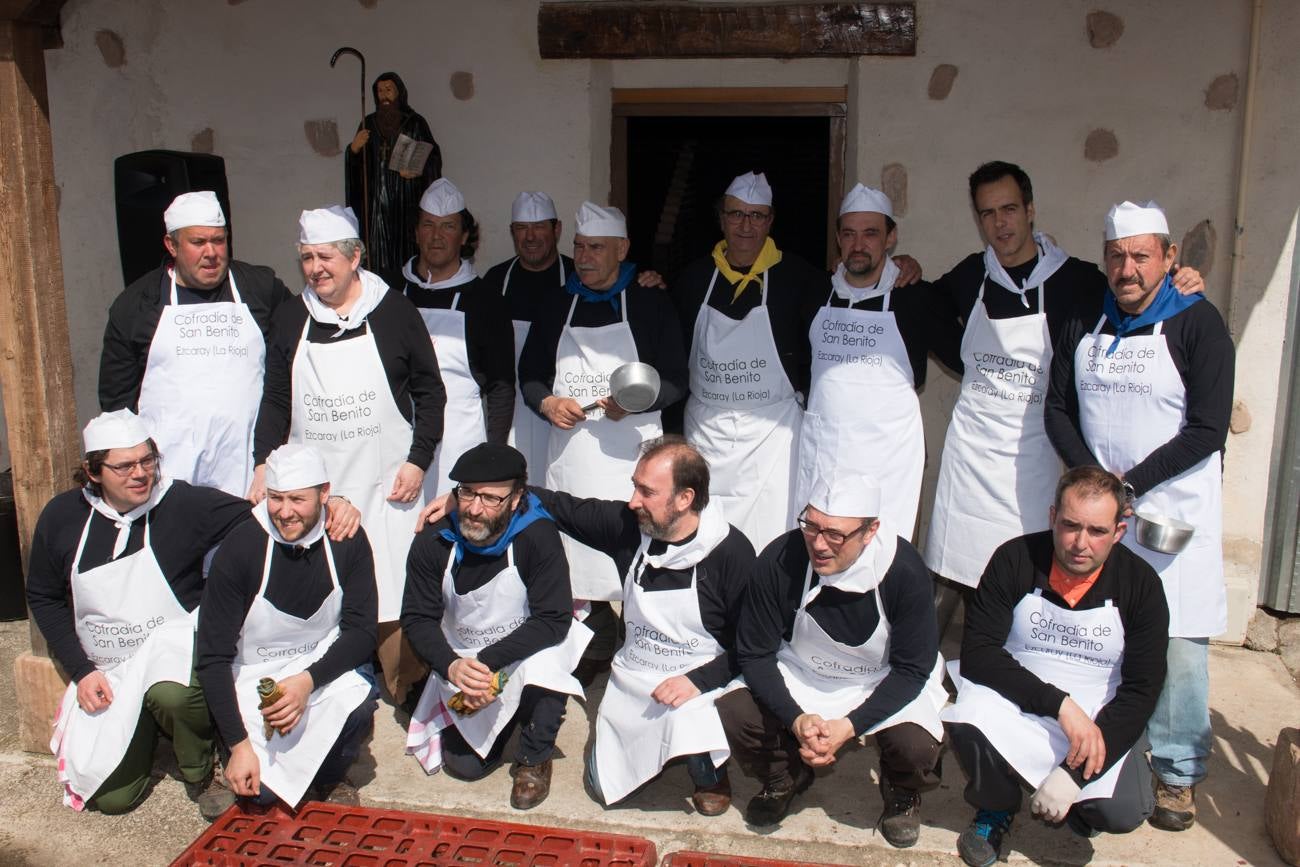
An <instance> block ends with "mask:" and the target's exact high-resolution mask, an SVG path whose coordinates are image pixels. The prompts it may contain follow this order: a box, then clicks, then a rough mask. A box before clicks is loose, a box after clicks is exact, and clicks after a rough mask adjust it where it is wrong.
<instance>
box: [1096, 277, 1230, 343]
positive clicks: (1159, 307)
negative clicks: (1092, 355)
mask: <svg viewBox="0 0 1300 867" xmlns="http://www.w3.org/2000/svg"><path fill="white" fill-rule="evenodd" d="M1204 300H1205V296H1204V295H1202V294H1201V293H1200V292H1197V293H1196V294H1195V295H1180V294H1179V293H1178V290H1177V289H1175V288H1174V278H1173V277H1172V276H1170V275H1168V274H1166V275H1165V281H1164V282H1163V283H1161V284H1160V288H1159V289H1157V290H1156V297H1155V300H1154V301H1152V302H1151V306H1150V307H1148V308H1147V309H1146V310H1143V311H1142V312H1141V313H1139V314H1137V315H1136V316H1130V315H1129V314H1127V313H1125V312H1124V311H1123V310H1120V309H1119V302H1117V301H1116V300H1115V293H1114V292H1107V293H1106V297H1105V299H1104V300H1103V301H1102V312H1104V313H1105V314H1106V318H1107V319H1109V320H1110V322H1111V324H1112V325H1114V326H1115V339H1114V340H1113V341H1112V342H1111V344H1110V348H1109V349H1107V350H1106V356H1107V357H1110V356H1111V355H1113V354H1114V352H1115V348H1116V347H1117V346H1119V341H1120V339H1121V338H1123V337H1124V336H1125V335H1126V334H1132V333H1133V332H1134V331H1137V330H1138V329H1139V328H1144V327H1146V326H1148V325H1154V324H1155V323H1157V322H1163V321H1164V320H1166V319H1168V318H1169V317H1171V316H1173V315H1174V314H1176V313H1181V312H1183V311H1184V310H1186V309H1187V308H1188V307H1191V306H1192V305H1193V304H1195V303H1196V302H1197V301H1204Z"/></svg>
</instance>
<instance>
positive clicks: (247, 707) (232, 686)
mask: <svg viewBox="0 0 1300 867" xmlns="http://www.w3.org/2000/svg"><path fill="white" fill-rule="evenodd" d="M329 488H330V484H329V478H328V475H327V473H326V470H325V461H324V459H323V458H322V457H321V455H320V454H319V453H318V452H317V451H316V450H315V449H313V448H312V447H310V446H305V445H301V444H297V443H291V444H289V445H283V446H280V448H278V449H276V450H275V451H274V452H272V453H271V455H270V457H268V458H267V461H266V489H267V490H266V499H264V500H263V501H262V502H261V503H259V504H258V505H257V506H255V507H254V508H253V518H254V520H252V521H248V522H246V523H245V524H244V525H243V526H241V527H239V528H238V529H237V530H236V531H235V532H233V533H231V534H230V536H229V537H227V539H226V541H225V542H224V543H223V544H222V546H221V548H220V549H219V550H218V551H217V556H216V557H215V558H214V559H213V561H212V571H211V573H210V574H209V575H208V582H207V586H206V587H205V588H204V590H203V604H202V607H201V614H200V616H199V632H198V639H197V641H198V675H199V682H200V683H202V684H203V689H204V692H205V693H206V695H207V697H208V704H209V706H210V707H211V708H212V716H213V718H214V719H215V720H216V722H217V728H218V730H219V731H220V733H221V737H222V740H223V741H224V742H225V745H226V747H227V748H228V749H229V751H230V756H229V758H228V759H227V761H226V782H227V783H228V784H229V786H230V788H231V789H233V790H234V792H235V794H237V795H242V796H244V797H247V798H252V799H254V800H255V802H257V803H259V804H262V805H269V804H272V803H274V802H275V799H276V798H279V799H280V800H281V801H283V802H284V803H286V804H288V805H290V806H291V807H292V806H294V805H296V804H297V803H298V802H299V801H301V800H302V799H303V796H304V795H306V796H308V798H310V799H312V800H329V801H333V802H335V803H341V804H349V805H353V806H355V805H356V804H357V803H359V801H360V799H359V797H358V795H357V791H356V789H355V788H353V787H352V785H351V784H350V783H348V782H347V780H346V775H347V771H348V768H350V767H351V765H352V762H353V760H354V759H355V758H356V757H357V755H358V753H359V752H360V750H361V743H362V741H363V740H365V738H366V737H367V736H368V735H369V734H370V731H371V729H372V728H373V727H374V716H375V709H376V707H377V706H378V698H379V690H378V689H377V688H376V686H375V679H374V672H373V670H372V669H371V666H370V659H371V657H372V656H373V655H374V652H375V634H376V631H377V629H378V625H377V620H378V616H379V595H378V592H377V590H376V589H375V565H374V557H373V555H372V553H371V549H370V542H369V540H368V539H367V538H366V534H365V531H364V530H360V531H358V532H357V534H356V536H354V537H353V538H351V539H348V540H346V541H341V542H338V541H331V540H330V539H329V538H328V537H327V536H326V535H325V524H326V521H327V509H328V507H327V506H326V501H327V500H328V499H329ZM267 681H271V682H273V684H274V687H275V692H276V693H278V698H277V697H276V696H275V695H274V694H272V695H271V696H270V697H269V698H268V699H267V702H269V703H267V706H266V707H262V706H261V705H262V704H263V703H264V702H263V701H262V700H261V699H260V697H259V694H260V693H262V692H263V686H264V685H269V684H267V683H266V682H267Z"/></svg>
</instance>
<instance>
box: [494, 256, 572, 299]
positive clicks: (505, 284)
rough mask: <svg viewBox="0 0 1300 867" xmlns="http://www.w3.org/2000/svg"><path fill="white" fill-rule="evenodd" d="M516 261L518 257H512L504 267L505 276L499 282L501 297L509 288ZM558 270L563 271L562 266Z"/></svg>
mask: <svg viewBox="0 0 1300 867" xmlns="http://www.w3.org/2000/svg"><path fill="white" fill-rule="evenodd" d="M518 261H519V257H518V256H516V257H514V258H513V259H511V260H510V264H509V265H507V266H506V276H505V277H504V278H502V280H501V295H502V296H504V295H505V294H506V290H507V289H509V288H510V275H511V274H513V273H514V270H515V263H516V262H518ZM560 270H564V266H563V265H561V266H560Z"/></svg>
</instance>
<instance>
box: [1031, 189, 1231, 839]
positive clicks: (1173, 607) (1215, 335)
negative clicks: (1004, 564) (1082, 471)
mask: <svg viewBox="0 0 1300 867" xmlns="http://www.w3.org/2000/svg"><path fill="white" fill-rule="evenodd" d="M1177 255H1178V248H1177V245H1175V244H1172V243H1170V239H1169V224H1168V221H1167V220H1166V218H1165V214H1164V211H1162V210H1161V209H1160V207H1159V206H1158V205H1156V204H1155V203H1154V202H1147V203H1146V204H1143V205H1138V204H1134V203H1133V202H1123V203H1121V204H1118V205H1116V206H1114V207H1113V208H1111V210H1110V213H1109V214H1107V216H1106V244H1105V257H1104V264H1105V270H1106V280H1107V282H1108V283H1109V286H1110V291H1109V292H1107V293H1106V295H1105V298H1104V300H1103V302H1102V304H1101V305H1100V307H1101V309H1097V305H1092V306H1088V305H1082V304H1081V305H1080V306H1079V308H1078V310H1077V311H1076V313H1075V315H1074V317H1073V318H1072V321H1070V322H1069V323H1068V324H1067V326H1066V327H1065V329H1064V330H1063V331H1062V333H1061V337H1060V340H1059V342H1058V344H1057V347H1056V355H1055V358H1054V360H1053V362H1052V379H1051V385H1050V388H1049V390H1048V395H1047V400H1046V404H1045V407H1044V419H1045V423H1046V426H1047V433H1048V436H1049V437H1050V438H1051V440H1052V443H1053V445H1055V447H1056V449H1057V451H1058V452H1059V453H1060V455H1061V458H1062V459H1063V460H1064V461H1065V463H1066V464H1068V465H1069V466H1071V467H1076V466H1081V465H1085V464H1099V465H1101V466H1102V467H1104V468H1106V469H1107V470H1110V471H1111V472H1113V473H1115V474H1116V475H1118V476H1119V477H1120V478H1121V479H1122V480H1123V482H1124V487H1125V489H1126V490H1127V492H1128V495H1129V497H1130V501H1131V507H1132V511H1133V512H1134V513H1136V515H1137V517H1139V518H1141V517H1148V518H1154V519H1157V520H1162V519H1169V518H1172V519H1175V520H1177V521H1182V522H1184V523H1187V524H1190V525H1191V526H1192V527H1194V528H1195V532H1194V533H1193V535H1192V537H1191V539H1190V541H1189V542H1188V543H1187V546H1186V547H1185V548H1183V549H1182V550H1181V551H1179V552H1178V553H1176V554H1171V553H1163V552H1159V551H1155V550H1152V549H1150V548H1147V547H1144V546H1143V545H1141V544H1140V543H1139V542H1138V541H1137V536H1138V534H1137V532H1134V531H1130V532H1129V533H1128V534H1127V535H1126V536H1125V537H1124V539H1123V542H1124V544H1126V545H1128V546H1129V547H1131V548H1132V549H1133V550H1134V551H1135V552H1136V553H1137V554H1139V555H1140V556H1141V557H1142V558H1143V559H1144V560H1146V561H1147V562H1148V563H1150V564H1151V566H1152V567H1153V568H1154V569H1155V570H1156V571H1157V572H1158V573H1159V574H1160V578H1161V583H1162V584H1163V586H1164V591H1165V598H1166V601H1167V602H1168V604H1169V651H1168V664H1169V674H1168V678H1167V679H1166V680H1165V686H1164V690H1163V691H1162V692H1161V694H1160V698H1159V700H1158V702H1157V704H1156V709H1155V713H1154V714H1153V715H1152V717H1151V721H1150V723H1149V725H1148V727H1147V736H1148V738H1149V739H1150V741H1151V765H1152V770H1153V771H1155V774H1156V778H1157V785H1156V808H1155V812H1154V813H1153V814H1152V816H1151V818H1150V822H1151V824H1153V825H1155V826H1156V827H1157V828H1162V829H1164V830H1167V831H1182V830H1185V829H1187V828H1190V827H1191V826H1192V824H1193V822H1195V820H1196V803H1195V800H1194V796H1195V786H1196V784H1197V783H1199V782H1200V781H1201V780H1202V779H1204V778H1205V773H1206V771H1205V761H1206V759H1207V758H1208V756H1209V752H1210V744H1211V732H1210V713H1209V672H1208V645H1209V639H1210V637H1211V636H1213V635H1217V634H1219V633H1220V632H1223V631H1224V629H1226V628H1227V592H1226V589H1225V586H1224V582H1223V540H1222V525H1223V508H1222V501H1221V492H1220V489H1221V484H1222V453H1223V450H1224V445H1225V442H1226V440H1227V436H1228V420H1229V418H1230V416H1231V413H1232V390H1233V377H1234V365H1235V351H1234V348H1233V343H1232V338H1231V336H1230V335H1229V334H1228V329H1227V327H1226V326H1225V325H1224V323H1223V319H1222V317H1221V316H1220V315H1219V311H1218V310H1216V309H1215V307H1214V305H1213V304H1211V303H1210V302H1209V301H1207V300H1206V299H1205V296H1204V295H1200V294H1196V295H1189V296H1186V297H1184V296H1181V295H1179V294H1178V293H1177V292H1176V291H1174V289H1173V287H1172V285H1171V281H1170V278H1169V272H1170V270H1171V269H1172V268H1173V266H1174V261H1175V259H1176V258H1177Z"/></svg>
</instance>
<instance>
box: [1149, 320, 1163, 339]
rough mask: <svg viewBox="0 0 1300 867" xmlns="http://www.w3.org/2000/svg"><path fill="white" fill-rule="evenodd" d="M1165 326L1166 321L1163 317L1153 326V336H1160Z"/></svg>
mask: <svg viewBox="0 0 1300 867" xmlns="http://www.w3.org/2000/svg"><path fill="white" fill-rule="evenodd" d="M1164 327H1165V321H1164V320H1163V319H1161V320H1160V321H1159V322H1157V323H1156V324H1155V325H1154V326H1153V327H1152V328H1151V336H1152V337H1159V336H1160V332H1161V331H1162V330H1164Z"/></svg>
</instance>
